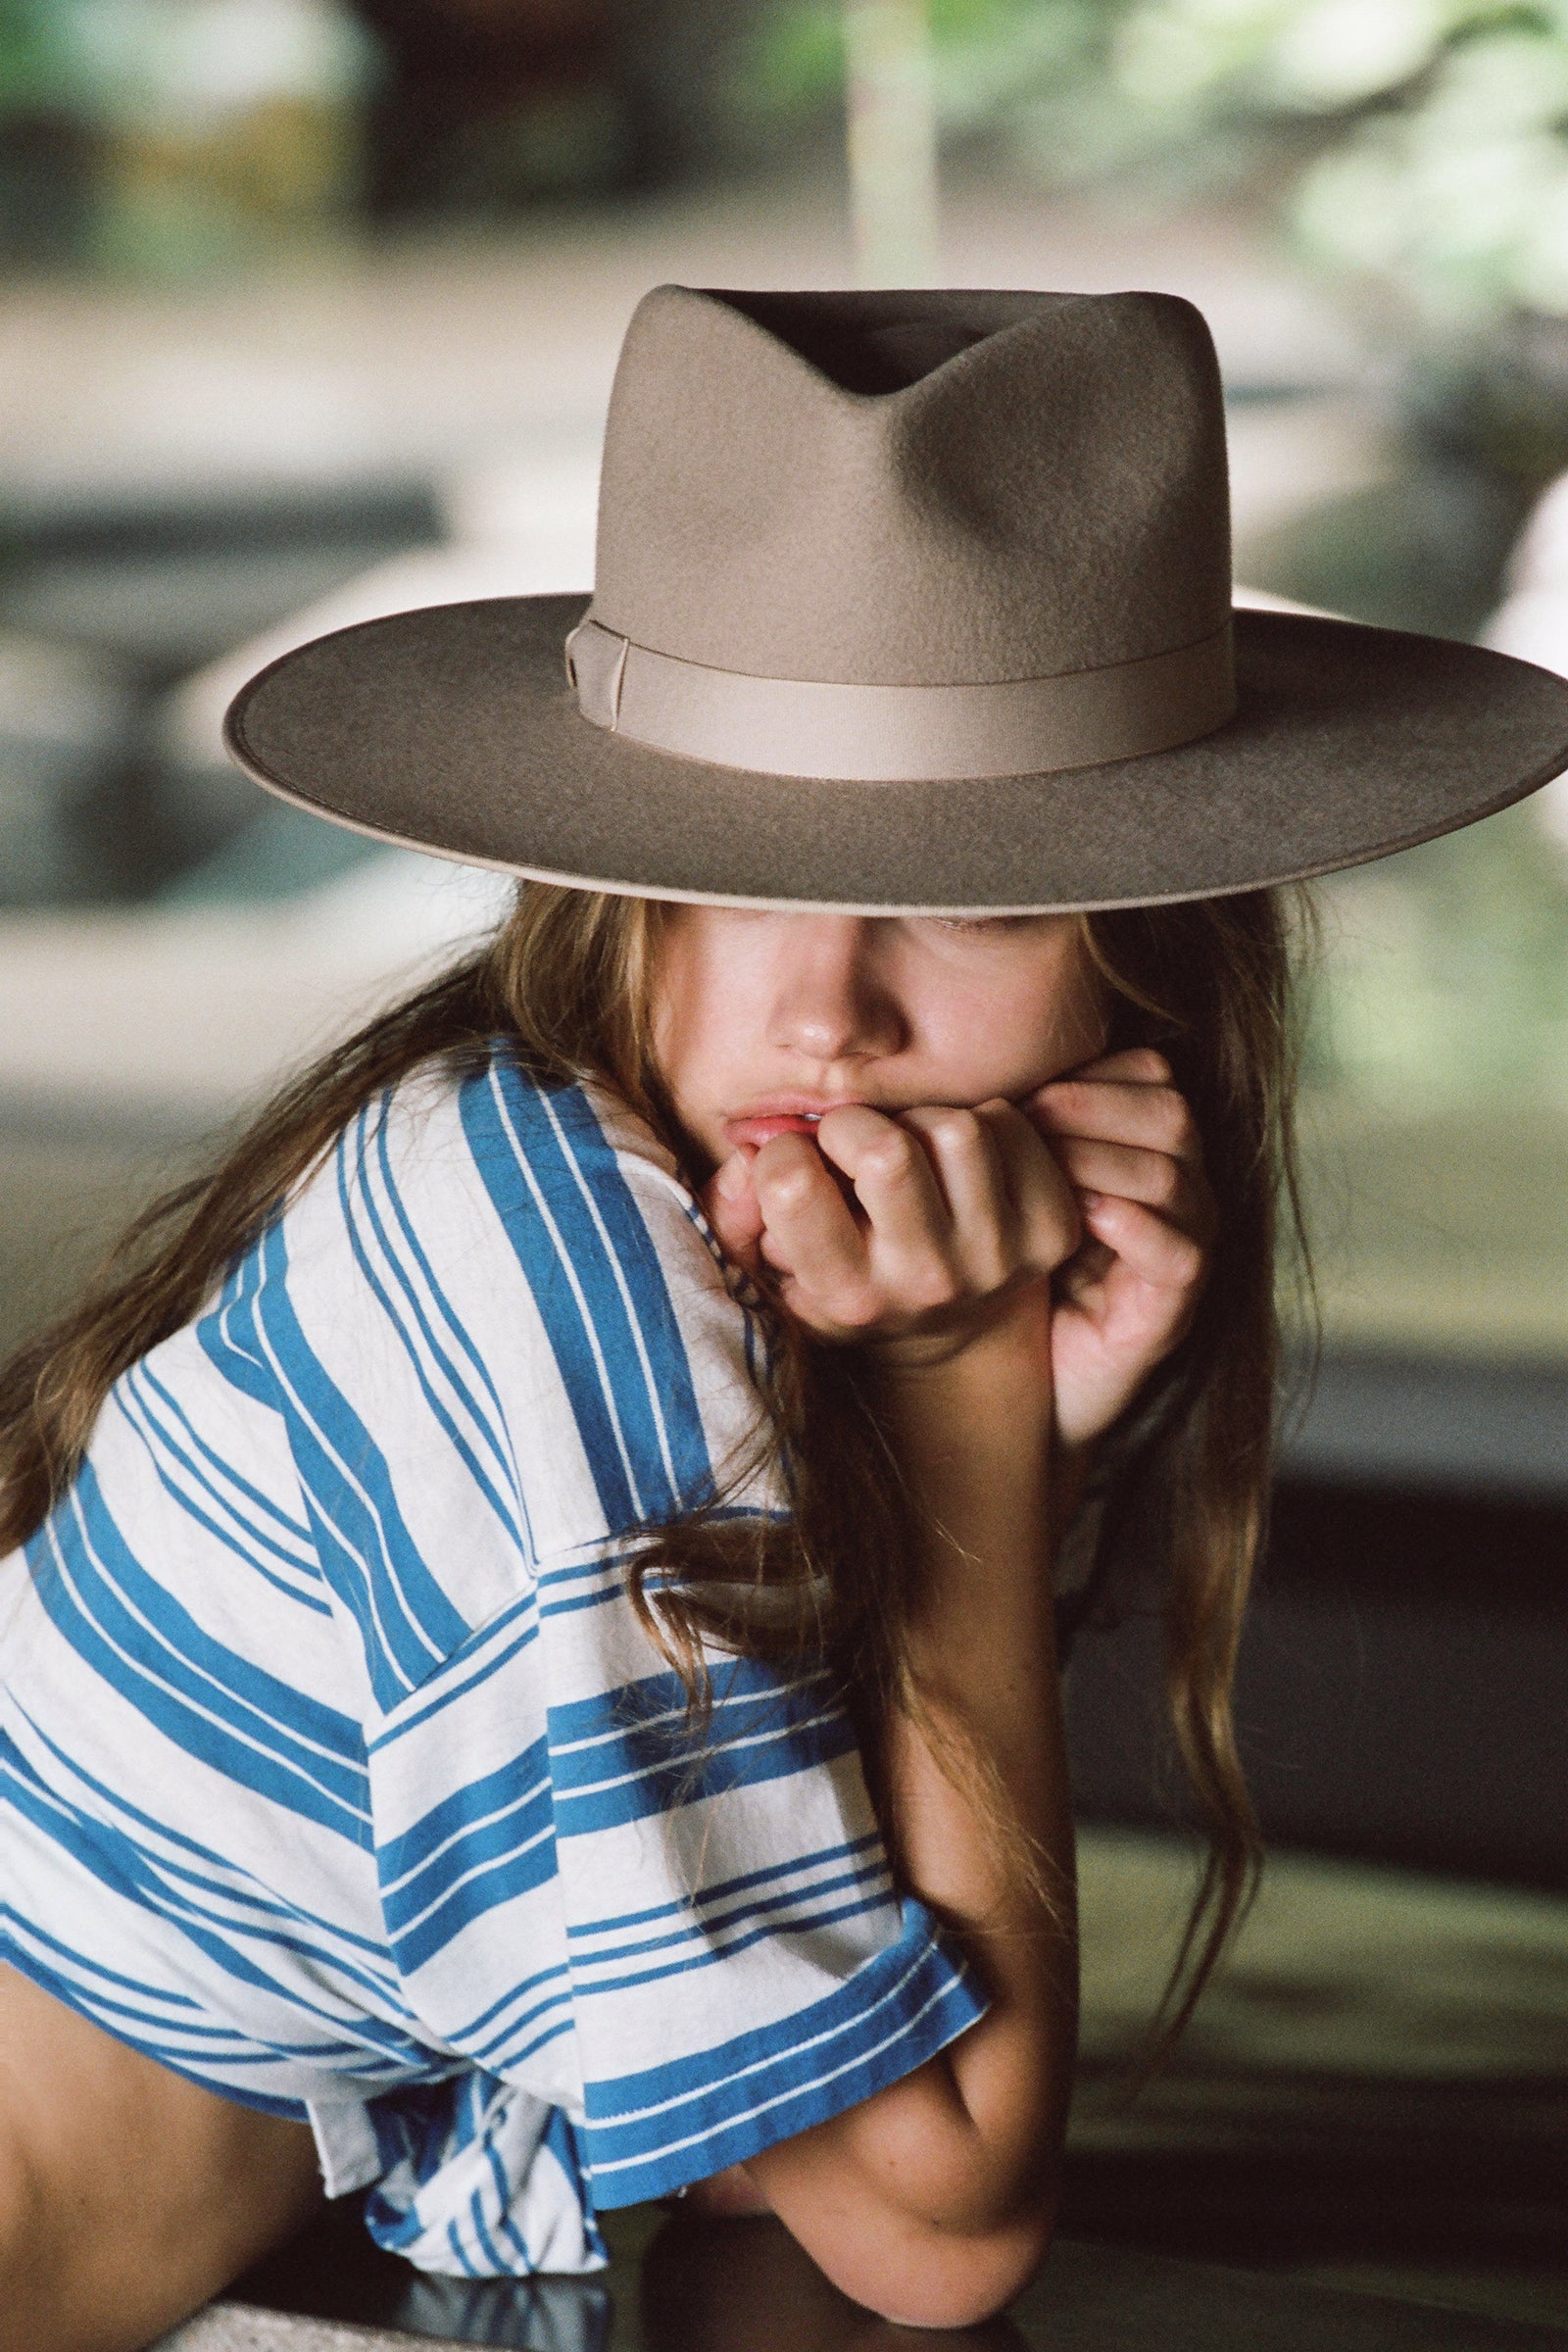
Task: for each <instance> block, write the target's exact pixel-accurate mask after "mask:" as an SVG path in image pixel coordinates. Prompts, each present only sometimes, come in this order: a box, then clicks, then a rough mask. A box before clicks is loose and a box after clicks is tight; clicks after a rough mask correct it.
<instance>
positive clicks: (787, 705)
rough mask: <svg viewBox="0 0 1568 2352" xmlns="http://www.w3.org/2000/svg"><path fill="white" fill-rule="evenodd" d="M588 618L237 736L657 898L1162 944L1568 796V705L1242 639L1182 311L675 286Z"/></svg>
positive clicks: (339, 674) (379, 826)
mask: <svg viewBox="0 0 1568 2352" xmlns="http://www.w3.org/2000/svg"><path fill="white" fill-rule="evenodd" d="M596 568H597V576H596V581H595V586H594V590H593V595H592V599H591V601H590V600H589V598H588V596H587V595H586V594H585V593H584V594H579V595H575V596H535V597H515V598H513V597H502V598H495V599H488V600H486V601H484V602H480V603H469V604H456V605H440V606H434V607H430V608H427V609H425V610H422V611H419V612H410V613H398V614H395V615H393V616H391V617H390V618H385V619H379V620H374V621H368V622H366V623H364V624H362V625H360V626H358V627H354V628H348V629H340V630H337V631H335V632H334V633H333V634H331V635H329V636H325V637H320V638H318V639H317V640H315V641H314V642H313V643H311V644H309V645H305V646H302V647H300V648H299V649H297V650H296V651H294V652H292V653H289V654H286V655H285V656H284V657H283V658H282V659H281V660H279V661H277V662H272V663H271V664H270V666H269V667H268V668H266V669H264V670H263V671H262V672H261V673H260V674H259V675H258V676H257V677H255V678H253V679H252V680H251V681H250V683H249V684H248V685H247V686H246V687H245V688H244V689H243V690H242V692H241V693H240V694H239V695H238V696H237V698H236V699H235V701H234V703H233V705H232V706H231V708H230V711H229V713H228V717H227V721H226V725H225V736H226V740H227V743H228V747H229V749H230V751H231V753H232V754H233V756H234V758H235V759H236V760H238V761H239V762H240V764H241V765H242V766H243V767H244V768H245V769H246V770H247V771H248V772H249V773H250V774H251V775H252V776H254V777H255V778H256V779H257V780H258V781H259V782H260V783H262V784H265V785H267V786H268V787H269V788H270V790H272V791H273V792H276V793H280V794H281V795H282V796H283V797H284V798H285V799H287V800H290V801H293V802H296V803H298V804H299V805H300V806H301V807H304V808H307V809H315V810H316V811H318V812H319V814H320V815H322V816H324V817H328V818H331V819H332V820H333V821H335V822H336V823H339V824H344V825H348V826H351V827H354V828H356V829H357V830H359V831H361V832H364V833H368V834H371V835H374V836H376V837H378V838H381V839H385V840H389V841H395V842H402V843H408V844H411V845H414V846H417V847H419V848H422V849H427V850H432V851H436V852H438V853H440V854H441V855H444V856H446V857H450V858H459V859H463V860H466V861H469V862H472V863H477V864H482V865H490V866H497V867H502V868H505V869H508V870H511V871H514V872H516V873H519V874H523V875H531V876H537V877H540V878H544V879H549V880H555V881H564V882H569V883H579V884H584V885H588V886H591V887H596V888H601V889H609V890H613V891H631V892H637V893H642V894H647V895H649V896H654V897H665V898H675V899H696V900H717V901H722V902H726V903H731V904H735V903H739V904H753V905H758V906H765V907H834V908H846V909H853V910H858V911H870V912H877V911H889V910H908V909H920V910H929V911H934V912H970V913H981V912H987V911H995V912H1005V911H1030V910H1037V909H1057V908H1063V909H1064V908H1070V907H1113V906H1128V905H1148V904H1155V903H1158V902H1161V901H1167V900H1179V899H1191V898H1202V897H1209V896H1214V895H1218V894H1221V893H1225V892H1229V891H1235V890H1243V889H1249V888H1254V887H1258V886H1260V885H1264V884H1269V883H1276V882H1284V881H1289V880H1294V879H1298V878H1301V877H1305V876H1309V875H1312V874H1318V873H1323V872H1327V871H1329V870H1332V869H1334V868H1336V867H1340V866H1346V865H1352V864H1356V863H1359V862H1361V861H1362V860H1364V859H1367V858H1376V857H1380V856H1383V855H1385V854H1386V853H1388V852H1390V851H1393V850H1397V849H1400V848H1403V847H1405V846H1407V845H1408V844H1410V843H1413V842H1417V841H1422V840H1426V839H1429V838H1430V837H1432V836H1433V835H1435V834H1439V833H1444V832H1446V831H1449V830H1451V829H1452V828H1453V827H1455V826H1458V825H1462V824H1466V823H1468V822H1470V821H1471V820H1472V819H1473V818H1476V817H1479V816H1483V815H1486V814H1488V813H1490V812H1491V811H1492V810H1494V809H1500V808H1502V807H1504V806H1506V805H1507V804H1508V803H1509V802H1511V801H1514V800H1517V799H1519V798H1521V797H1522V796H1523V795H1524V794H1526V793H1528V792H1531V791H1533V790H1534V789H1535V788H1536V787H1537V786H1538V785H1540V784H1544V783H1545V782H1546V781H1547V780H1548V779H1549V778H1550V777H1552V776H1554V775H1556V774H1558V773H1559V772H1560V771H1561V770H1562V769H1563V768H1564V767H1565V766H1568V681H1565V680H1564V679H1562V678H1559V677H1557V676H1555V675H1553V674H1551V673H1549V672H1547V671H1544V670H1541V669H1538V668H1535V667H1534V666H1533V665H1531V664H1530V663H1527V662H1519V661H1515V660H1512V659H1510V658H1508V657H1506V656H1504V655H1501V654H1497V653H1493V652H1490V651H1488V650H1486V649H1483V648H1481V647H1479V646H1469V645H1461V644H1456V643H1452V642H1449V641H1447V640H1439V639H1434V638H1428V637H1421V636H1415V635H1411V634H1408V633H1405V632H1402V631H1398V630H1391V629H1379V628H1371V627H1366V626H1363V625H1360V624H1358V623H1354V622H1350V621H1344V620H1336V619H1332V618H1328V617H1325V616H1318V615H1315V614H1302V613H1282V612H1267V611H1252V610H1238V611H1234V612H1233V610H1232V591H1231V557H1230V524H1229V499H1228V489H1227V474H1226V460H1225V427H1224V407H1223V401H1222V396H1221V388H1220V379H1219V370H1218V366H1217V363H1216V360H1215V356H1214V350H1213V345H1212V342H1211V340H1210V338H1209V334H1208V330H1207V328H1206V326H1205V324H1204V322H1203V319H1202V318H1201V314H1200V313H1199V312H1198V311H1196V310H1195V309H1194V308H1193V307H1192V305H1191V304H1189V303H1187V302H1184V301H1181V300H1180V299H1178V298H1177V297H1175V296H1172V295H1166V294H1147V293H1127V294H1109V295H1078V294H1042V293H987V292H966V291H956V292H936V293H923V292H920V293H878V294H867V293H861V294H849V293H837V294H753V293H735V292H713V291H701V290H697V289H693V288H689V287H680V286H662V287H660V288H659V289H657V290H656V291H655V292H654V293H652V294H650V295H648V296H647V297H646V298H645V299H644V300H643V302H642V303H641V304H640V305H639V307H638V309H637V311H636V313H635V315H634V317H633V319H632V321H631V324H630V327H629V328H628V331H627V335H626V339H625V343H624V346H623V348H622V352H621V357H620V362H619V366H618V368H617V370H616V375H615V383H614V389H613V395H612V400H611V408H610V417H609V423H608V428H607V433H606V441H605V456H604V467H603V474H602V480H601V488H600V505H599V540H598V560H597V567H596Z"/></svg>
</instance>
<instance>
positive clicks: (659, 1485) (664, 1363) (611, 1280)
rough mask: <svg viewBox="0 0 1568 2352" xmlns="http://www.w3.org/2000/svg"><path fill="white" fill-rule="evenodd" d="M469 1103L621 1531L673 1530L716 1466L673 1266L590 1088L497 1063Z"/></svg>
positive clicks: (467, 1114)
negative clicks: (672, 1287) (661, 1252)
mask: <svg viewBox="0 0 1568 2352" xmlns="http://www.w3.org/2000/svg"><path fill="white" fill-rule="evenodd" d="M460 1103H461V1113H462V1118H463V1125H464V1130H465V1133H466V1136H467V1138H468V1145H469V1149H470V1151H471V1152H472V1154H473V1160H474V1165H475V1167H476V1168H477V1170H478V1172H479V1175H480V1178H481V1180H482V1182H483V1184H484V1187H485V1190H486V1192H487V1193H488V1195H489V1197H490V1200H491V1202H492V1204H493V1206H494V1208H495V1210H496V1213H497V1215H498V1217H499V1218H500V1220H501V1223H502V1225H503V1226H504V1228H505V1230H506V1233H507V1236H508V1239H509V1240H510V1242H511V1244H512V1247H513V1249H514V1250H515V1253H516V1257H517V1262H518V1264H519V1266H520V1267H521V1269H522V1272H523V1275H524V1277H525V1278H526V1280H527V1282H528V1285H529V1288H530V1290H531V1292H532V1294H533V1297H534V1299H535V1302H536V1305H537V1307H538V1311H539V1314H540V1316H541V1318H542V1320H543V1322H544V1325H545V1330H546V1333H547V1335H548V1338H549V1341H550V1345H551V1348H552V1349H553V1350H554V1352H555V1355H556V1359H557V1362H558V1364H559V1366H560V1369H561V1376H562V1380H563V1382H564V1387H565V1392H566V1395H567V1397H569V1398H570V1401H571V1405H572V1410H573V1412H574V1415H575V1417H576V1421H577V1429H578V1434H579V1436H580V1438H581V1441H582V1445H583V1450H584V1453H585V1455H586V1457H587V1461H588V1466H589V1469H590V1471H591V1473H592V1476H593V1480H594V1485H595V1488H596V1491H597V1493H598V1495H599V1500H600V1504H601V1507H602V1509H603V1511H604V1514H605V1518H606V1521H607V1524H608V1527H609V1530H610V1532H611V1533H612V1534H620V1533H623V1532H625V1531H626V1530H629V1529H631V1528H634V1527H639V1526H649V1525H662V1523H663V1522H664V1521H665V1520H667V1519H670V1518H673V1517H675V1516H677V1515H678V1514H679V1513H680V1512H681V1511H682V1510H690V1509H692V1508H693V1507H694V1506H695V1505H696V1504H698V1503H699V1502H703V1501H706V1500H708V1499H710V1498H711V1495H712V1493H713V1484H714V1482H713V1476H712V1468H711V1463H710V1461H709V1458H708V1447H707V1441H706V1438H705V1437H704V1435H703V1424H702V1415H701V1413H700V1411H699V1410H698V1406H697V1400H696V1396H695V1392H694V1391H693V1388H692V1381H691V1369H690V1366H689V1365H688V1363H687V1361H686V1350H685V1348H684V1346H683V1344H682V1341H681V1338H680V1329H679V1325H678V1324H677V1322H676V1319H675V1311H674V1308H673V1306H672V1304H671V1302H670V1298H669V1293H668V1289H667V1287H666V1285H665V1282H664V1275H663V1269H662V1266H661V1265H660V1262H659V1257H658V1253H657V1251H656V1250H655V1248H654V1244H653V1239H652V1237H651V1235H650V1234H649V1231H648V1228H647V1225H646V1224H645V1222H644V1220H643V1217H642V1215H641V1212H640V1211H639V1209H638V1207H637V1204H636V1202H635V1201H634V1200H633V1198H632V1196H631V1193H630V1190H629V1188H628V1187H627V1184H626V1180H625V1178H624V1176H623V1175H622V1174H621V1171H620V1168H619V1165H618V1163H617V1161H616V1158H615V1154H614V1152H613V1149H612V1147H611V1145H610V1144H609V1142H608V1141H607V1140H606V1138H605V1136H604V1133H603V1131H602V1130H601V1128H600V1127H599V1124H598V1122H597V1120H596V1119H595V1118H594V1115H593V1112H592V1110H591V1109H590V1107H589V1105H588V1103H587V1100H586V1098H585V1097H584V1095H583V1094H582V1091H581V1089H580V1088H576V1087H565V1088H555V1089H546V1088H543V1087H540V1086H538V1085H536V1084H535V1083H534V1082H533V1081H532V1080H530V1079H528V1078H527V1077H526V1076H525V1075H524V1074H523V1072H522V1071H521V1070H520V1069H519V1067H518V1065H517V1063H516V1061H515V1058H514V1057H512V1056H510V1055H509V1056H507V1057H506V1058H502V1057H500V1056H499V1055H498V1057H497V1059H496V1060H495V1061H494V1062H493V1063H492V1065H491V1068H490V1070H489V1072H488V1073H487V1074H486V1075H485V1076H484V1077H482V1078H469V1079H467V1080H466V1081H465V1083H464V1085H463V1089H462V1093H461V1097H460ZM666 1401H667V1410H666V1409H665V1408H666ZM666 1445H667V1446H669V1448H670V1452H671V1460H670V1461H669V1462H666V1460H665V1446H666ZM672 1469H673V1474H674V1476H673V1483H672V1481H671V1470H672Z"/></svg>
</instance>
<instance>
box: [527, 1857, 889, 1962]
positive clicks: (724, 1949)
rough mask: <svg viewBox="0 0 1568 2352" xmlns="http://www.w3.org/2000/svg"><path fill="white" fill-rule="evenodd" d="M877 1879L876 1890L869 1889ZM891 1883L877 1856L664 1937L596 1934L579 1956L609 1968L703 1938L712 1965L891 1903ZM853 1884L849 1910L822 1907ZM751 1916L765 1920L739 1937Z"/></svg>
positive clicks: (571, 1931)
mask: <svg viewBox="0 0 1568 2352" xmlns="http://www.w3.org/2000/svg"><path fill="white" fill-rule="evenodd" d="M873 1883H875V1891H874V1892H869V1891H868V1889H869V1888H870V1887H872V1885H873ZM890 1886H891V1881H890V1879H889V1874H888V1867H887V1864H886V1863H885V1862H884V1861H883V1860H882V1859H881V1857H880V1856H877V1857H876V1858H875V1859H873V1860H872V1861H870V1862H867V1863H863V1864H862V1865H861V1866H860V1868H859V1869H858V1870H847V1871H841V1872H840V1873H839V1875H838V1877H837V1878H831V1879H818V1880H814V1881H813V1882H812V1884H811V1885H810V1886H809V1887H793V1888H791V1889H790V1891H789V1892H788V1893H785V1894H772V1895H767V1896H764V1897H763V1898H762V1899H761V1900H760V1901H758V1902H752V1903H737V1904H736V1906H735V1908H734V1909H733V1910H732V1911H723V1912H720V1913H718V1914H716V1915H715V1914H714V1913H713V1912H711V1911H709V1912H707V1913H705V1915H704V1916H703V1917H701V1918H691V1919H688V1920H687V1921H686V1923H685V1925H684V1926H681V1927H676V1928H670V1929H668V1930H666V1932H665V1933H664V1934H663V1935H662V1936H643V1937H642V1938H641V1940H640V1941H638V1942H634V1943H600V1942H598V1941H597V1939H596V1941H595V1944H594V1948H593V1950H592V1951H580V1952H578V1953H576V1954H575V1955H574V1958H575V1960H576V1964H577V1967H578V1968H579V1969H589V1968H592V1969H600V1968H609V1967H611V1966H612V1965H614V1964H618V1963H620V1962H623V1961H627V1960H641V1959H646V1958H647V1957H648V1956H649V1955H650V1954H651V1953H653V1952H668V1951H673V1950H675V1948H676V1947H677V1946H678V1945H680V1944H683V1943H684V1944H690V1943H697V1944H699V1945H700V1946H701V1958H702V1960H703V1962H704V1964H705V1965H706V1964H707V1962H708V1961H710V1960H721V1959H726V1958H727V1957H728V1956H729V1954H730V1953H732V1952H738V1951H744V1950H745V1948H746V1946H747V1944H749V1943H755V1942H756V1941H757V1938H758V1936H778V1935H788V1936H799V1935H805V1934H806V1933H808V1932H809V1930H810V1929H812V1928H817V1927H820V1926H822V1924H823V1922H824V1920H825V1919H828V1918H832V1919H846V1918H852V1917H854V1916H855V1914H856V1913H858V1912H861V1911H874V1910H876V1909H878V1908H879V1907H880V1906H881V1905H882V1904H884V1903H889V1902H891V1900H892V1897H891V1893H890ZM850 1887H854V1888H855V1890H856V1897H857V1899H856V1901H855V1902H854V1903H853V1904H851V1905H850V1906H849V1907H848V1909H846V1908H845V1907H843V1906H842V1905H840V1906H838V1907H836V1908H834V1909H833V1910H831V1911H829V1912H824V1911H821V1910H820V1909H819V1908H818V1906H819V1905H821V1904H824V1903H828V1902H829V1901H830V1900H831V1899H832V1898H833V1897H834V1896H836V1895H842V1894H844V1893H845V1892H846V1891H847V1890H848V1889H849V1888H850ZM747 1921H754V1922H758V1923H760V1924H759V1925H758V1926H757V1927H756V1930H755V1933H753V1934H752V1935H750V1936H739V1935H738V1934H737V1933H736V1931H737V1930H738V1929H740V1928H741V1927H742V1926H743V1925H745V1923H746V1922H747ZM566 1933H567V1935H568V1936H578V1937H581V1936H594V1935H595V1933H596V1932H595V1930H594V1929H592V1928H588V1927H573V1928H568V1929H567V1931H566ZM646 1982H647V1980H646V1978H644V1977H641V1976H637V1977H628V1978H624V1979H621V1978H617V1979H616V1984H617V1985H620V1984H622V1983H626V1984H637V1985H641V1984H644V1983H646ZM593 1989H594V1990H595V1991H596V1992H599V1991H603V1990H604V1989H605V1987H604V1985H595V1986H594V1988H593Z"/></svg>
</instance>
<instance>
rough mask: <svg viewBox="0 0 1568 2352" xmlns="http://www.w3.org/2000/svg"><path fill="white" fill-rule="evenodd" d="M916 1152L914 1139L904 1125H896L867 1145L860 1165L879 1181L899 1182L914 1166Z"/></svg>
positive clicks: (882, 1182)
mask: <svg viewBox="0 0 1568 2352" xmlns="http://www.w3.org/2000/svg"><path fill="white" fill-rule="evenodd" d="M914 1152H915V1146H914V1142H913V1139H912V1138H911V1137H910V1136H908V1135H907V1134H906V1133H905V1131H904V1129H903V1128H902V1127H895V1128H893V1129H892V1130H891V1131H890V1132H889V1133H888V1134H887V1135H879V1136H878V1137H877V1138H876V1140H875V1142H874V1143H871V1144H868V1145H867V1146H866V1149H865V1154H864V1157H863V1158H862V1159H861V1162H860V1165H861V1167H862V1169H863V1170H864V1172H865V1174H866V1175H868V1176H872V1177H874V1178H875V1179H876V1180H877V1182H878V1183H881V1184H897V1183H898V1181H899V1179H900V1178H901V1177H904V1176H907V1175H908V1173H909V1171H910V1170H911V1168H912V1167H913V1166H914Z"/></svg>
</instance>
